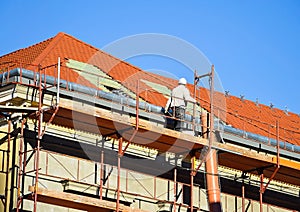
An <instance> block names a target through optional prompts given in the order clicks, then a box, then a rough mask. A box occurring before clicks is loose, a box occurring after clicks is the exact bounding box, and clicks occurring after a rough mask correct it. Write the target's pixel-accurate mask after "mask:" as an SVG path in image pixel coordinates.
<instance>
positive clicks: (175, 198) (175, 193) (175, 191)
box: [173, 167, 177, 212]
mask: <svg viewBox="0 0 300 212" xmlns="http://www.w3.org/2000/svg"><path fill="white" fill-rule="evenodd" d="M176 184H177V169H176V167H175V168H174V203H173V205H174V206H173V208H174V212H176V202H177V188H176Z"/></svg>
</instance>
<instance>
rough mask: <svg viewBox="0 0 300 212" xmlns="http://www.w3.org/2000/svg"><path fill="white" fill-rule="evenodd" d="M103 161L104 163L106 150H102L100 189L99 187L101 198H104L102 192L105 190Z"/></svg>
mask: <svg viewBox="0 0 300 212" xmlns="http://www.w3.org/2000/svg"><path fill="white" fill-rule="evenodd" d="M103 163H104V151H103V150H101V159H100V164H101V165H100V189H99V195H100V200H102V192H103V178H104V176H103V171H104V170H103V167H104V166H103Z"/></svg>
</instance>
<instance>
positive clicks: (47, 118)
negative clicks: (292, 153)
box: [1, 59, 300, 212]
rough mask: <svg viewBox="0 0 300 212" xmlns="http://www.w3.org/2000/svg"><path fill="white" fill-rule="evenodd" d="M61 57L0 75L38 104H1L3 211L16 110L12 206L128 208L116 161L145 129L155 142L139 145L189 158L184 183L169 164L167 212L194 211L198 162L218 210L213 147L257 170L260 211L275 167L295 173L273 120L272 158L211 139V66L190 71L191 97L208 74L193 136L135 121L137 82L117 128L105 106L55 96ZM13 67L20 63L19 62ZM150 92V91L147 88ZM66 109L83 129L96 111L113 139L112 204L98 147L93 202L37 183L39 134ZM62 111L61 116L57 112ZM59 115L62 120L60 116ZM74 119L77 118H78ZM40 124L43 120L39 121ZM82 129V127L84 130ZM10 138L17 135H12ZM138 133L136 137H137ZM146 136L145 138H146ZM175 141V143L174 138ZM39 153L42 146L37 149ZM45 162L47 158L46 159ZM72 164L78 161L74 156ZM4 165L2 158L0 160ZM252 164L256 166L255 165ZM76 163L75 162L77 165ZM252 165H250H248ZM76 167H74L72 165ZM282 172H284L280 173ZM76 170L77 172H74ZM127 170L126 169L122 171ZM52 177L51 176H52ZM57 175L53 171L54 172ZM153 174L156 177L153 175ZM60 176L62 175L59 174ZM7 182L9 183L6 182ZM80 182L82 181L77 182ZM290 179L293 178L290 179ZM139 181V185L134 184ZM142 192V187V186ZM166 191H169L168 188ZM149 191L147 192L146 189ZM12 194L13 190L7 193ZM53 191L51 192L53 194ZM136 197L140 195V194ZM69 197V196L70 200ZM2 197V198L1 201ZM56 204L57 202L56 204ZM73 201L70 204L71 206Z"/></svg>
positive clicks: (68, 123) (67, 118)
mask: <svg viewBox="0 0 300 212" xmlns="http://www.w3.org/2000/svg"><path fill="white" fill-rule="evenodd" d="M61 65H62V64H61V61H60V59H58V63H57V64H55V65H53V66H48V67H44V68H43V67H41V66H40V65H36V66H31V67H34V69H35V70H34V78H33V81H32V82H31V81H30V82H26V81H23V80H22V68H20V75H19V81H10V76H9V73H10V72H9V71H10V70H9V69H8V70H7V75H6V78H7V80H6V84H20V85H25V86H29V87H32V88H33V90H35V91H36V92H37V93H36V94H35V96H36V97H37V98H36V99H35V100H38V104H37V105H35V107H23V106H22V107H19V106H16V107H14V106H9V105H8V106H6V107H3V108H1V112H2V114H3V115H5V116H6V119H7V126H8V129H7V143H8V148H7V150H6V151H2V152H1V154H3V155H5V153H6V160H7V163H6V165H7V166H6V168H4V165H2V170H1V171H2V172H4V173H6V185H5V195H4V197H5V199H4V198H2V201H3V203H4V205H5V207H4V211H5V212H6V211H7V210H8V208H9V207H10V206H9V205H8V202H9V200H8V199H7V198H8V196H9V195H8V192H9V188H8V182H9V179H8V177H9V174H8V172H9V166H10V162H9V160H10V157H11V155H10V154H11V151H10V145H11V139H12V138H11V137H12V135H13V133H12V121H11V120H12V114H13V113H15V112H17V113H22V116H21V118H20V120H21V127H20V129H19V132H17V134H20V147H19V154H18V155H19V168H18V174H17V207H16V208H17V211H21V208H22V207H23V201H24V199H31V200H32V201H33V211H34V212H36V211H37V202H38V201H44V202H46V203H52V204H53V203H55V200H54V199H56V201H58V202H60V204H61V205H64V206H68V207H75V208H78V209H86V210H88V211H92V210H94V209H95V208H102V209H103V210H105V209H107V210H115V211H117V212H118V211H129V210H130V208H128V207H126V206H124V204H122V203H121V194H122V193H127V194H128V195H135V194H132V193H130V191H128V190H127V189H125V192H124V191H122V189H121V187H122V183H121V179H120V176H121V171H122V167H121V162H122V157H123V156H124V154H126V151H127V149H128V147H129V146H130V145H131V144H139V145H141V142H140V140H142V139H146V138H142V136H141V135H140V134H139V132H144V131H150V132H151V133H152V135H153V137H158V136H157V135H161V137H160V138H158V139H157V140H156V141H154V142H151V143H147V142H146V143H145V146H147V147H149V148H154V149H159V150H160V151H162V152H163V153H165V152H167V151H170V150H171V152H173V153H175V154H180V153H181V154H182V151H187V150H189V152H185V153H186V154H187V155H188V156H189V158H188V160H190V161H189V162H190V164H191V167H189V168H188V169H187V170H188V171H189V172H190V181H189V183H188V184H183V183H180V182H178V171H179V170H178V167H175V168H174V169H173V170H172V172H173V179H172V180H170V182H169V183H172V184H173V187H172V189H171V190H172V192H173V198H171V199H170V200H168V201H165V202H163V203H161V204H169V205H171V206H172V211H174V212H175V211H178V210H179V208H186V209H189V210H190V211H194V210H198V209H199V208H197V207H195V206H194V197H193V196H194V193H195V192H194V188H193V187H194V178H195V177H196V176H197V174H198V173H199V170H200V168H201V167H202V165H203V163H205V164H206V172H205V173H206V181H207V195H208V203H209V206H208V207H209V209H210V211H222V206H221V197H220V193H221V192H220V186H219V177H218V169H217V167H218V161H217V151H218V150H221V151H223V152H225V153H222V154H227V155H235V157H238V158H239V159H242V158H244V159H243V160H244V161H248V162H247V164H248V167H251V169H243V174H244V176H245V175H247V173H253V172H256V171H257V172H258V173H259V175H260V190H259V196H260V211H263V194H264V192H265V191H266V189H267V188H268V186H269V184H270V182H271V181H272V180H273V179H274V178H275V176H276V174H277V173H278V171H279V168H281V167H284V171H285V173H287V172H289V171H291V170H292V171H293V172H294V173H298V172H299V170H300V165H299V163H298V162H293V161H289V160H285V159H280V147H279V123H277V125H276V126H277V128H276V129H277V147H276V148H277V155H276V156H275V157H272V156H262V155H260V154H259V153H247V152H245V151H244V149H242V148H239V147H234V146H227V145H226V144H223V143H218V142H216V140H217V138H216V131H215V130H214V125H215V124H214V120H215V114H214V101H213V100H214V66H212V69H211V72H210V73H208V74H205V75H202V76H197V74H196V72H195V78H194V79H195V80H194V96H195V97H196V87H197V86H198V85H197V84H198V82H199V79H200V78H202V77H209V79H210V89H209V90H210V102H209V103H210V110H209V124H208V123H207V121H206V120H205V118H203V117H206V114H204V115H203V116H202V118H203V120H202V126H201V127H202V132H208V136H207V134H206V135H203V137H197V136H193V135H184V134H182V133H180V132H174V131H173V130H169V129H163V131H162V129H160V128H157V129H156V128H153V127H151V126H150V125H149V124H148V122H147V121H145V120H140V112H139V111H140V108H139V105H140V96H139V95H138V94H139V93H140V87H139V83H137V84H136V91H135V93H136V99H135V106H136V107H135V110H134V117H131V119H129V120H128V119H126V121H124V120H123V119H122V118H120V119H119V120H117V122H118V124H120V125H122V129H125V130H124V131H122V132H118V130H116V129H115V126H114V123H112V122H113V121H116V120H112V115H111V114H110V111H108V112H107V111H106V112H105V111H103V110H100V109H97V108H96V109H95V110H93V111H92V112H93V114H91V113H90V112H91V111H90V108H91V107H88V106H82V105H81V104H82V103H73V104H70V100H68V99H60V88H61V86H60V68H61ZM19 67H22V66H21V65H20V66H19ZM49 68H54V69H55V70H56V71H54V72H55V73H56V74H57V76H56V77H55V84H54V85H52V86H50V87H51V88H53V87H55V88H56V98H53V99H52V100H50V102H51V105H50V106H47V107H45V106H44V102H43V98H44V95H45V93H47V92H48V89H49V88H50V87H49V85H48V83H47V78H46V75H47V71H46V70H47V69H49ZM66 83H67V86H66V88H65V89H66V90H68V89H69V86H68V81H67V82H66ZM149 92H150V91H149ZM195 110H196V107H195V105H194V106H193V112H192V113H193V116H194V117H195V116H196V115H195V114H196V112H195ZM70 111H71V112H72V113H78V114H80V119H82V120H83V121H86V122H85V123H83V122H81V123H79V124H78V125H77V126H78V127H79V129H81V130H83V129H87V126H88V124H87V123H88V122H87V120H89V119H90V118H91V117H94V116H96V123H97V124H98V123H100V122H102V123H104V124H105V125H106V126H105V128H106V129H101V134H102V135H103V139H105V138H107V137H111V138H114V139H115V140H116V141H117V143H118V144H117V147H118V151H117V166H116V169H117V186H116V202H115V204H111V203H108V202H107V200H104V199H103V191H104V190H106V191H108V190H113V189H109V188H107V187H104V181H105V179H104V178H105V177H104V175H105V174H104V170H105V168H104V166H105V164H104V150H103V148H102V149H101V150H100V154H99V155H98V158H99V163H97V166H98V167H99V170H100V171H99V178H100V180H99V182H98V183H96V184H95V185H94V186H95V187H97V189H98V190H99V191H98V192H99V194H98V196H99V199H98V200H97V201H96V200H95V202H94V206H92V205H89V204H88V203H87V202H88V201H90V199H87V200H86V201H85V203H82V204H81V205H80V204H79V205H76V204H75V202H76V200H75V199H76V197H74V196H72V195H70V199H69V200H67V199H66V198H65V200H62V198H61V199H59V194H58V193H56V194H55V193H49V192H48V193H47V191H44V190H43V189H40V188H39V179H40V175H41V173H40V153H41V142H42V140H43V136H44V135H45V134H46V132H47V127H48V126H49V125H51V124H52V123H54V124H56V123H60V124H61V125H63V126H65V127H69V128H72V127H73V128H74V121H75V122H76V121H79V120H71V119H72V118H73V117H72V114H71V116H70V115H68V114H70ZM62 114H63V115H62ZM28 119H32V120H34V123H35V126H36V128H37V134H36V135H35V134H34V135H35V139H34V140H35V143H34V144H35V145H34V148H33V149H31V150H28V149H27V147H26V143H25V141H24V129H25V126H26V124H27V121H28ZM63 119H65V120H64V121H62V120H63ZM82 120H80V121H82ZM43 123H44V125H43ZM191 124H192V129H195V128H196V126H195V125H196V123H195V119H193V120H192V121H191ZM99 127H100V126H98V125H97V126H96V128H97V130H99ZM89 130H90V129H88V130H87V131H89ZM97 130H95V131H94V129H91V133H95V132H97ZM14 137H17V136H16V135H14ZM137 137H138V138H137ZM148 139H150V140H151V137H150V138H148ZM175 142H176V145H174V143H175ZM186 145H187V146H190V147H191V149H189V148H184V147H185V146H186ZM170 146H173V148H171V149H170ZM203 149H205V151H202V152H201V153H202V154H199V150H203ZM43 152H44V151H43ZM46 154H47V157H48V156H49V154H53V153H50V152H46ZM32 158H33V160H34V167H33V169H32V170H27V169H26V168H27V164H28V161H29V160H31V159H32ZM4 160H5V157H4V156H3V161H4ZM47 161H48V160H47ZM78 163H80V162H79V160H78ZM222 163H223V164H224V165H226V166H228V167H232V168H241V167H239V166H237V165H236V164H235V165H232V166H231V165H230V164H228V162H227V161H224V162H222ZM3 164H4V163H3ZM257 164H258V165H257ZM46 167H48V164H46ZM78 167H79V166H78ZM253 167H254V168H253ZM272 167H274V170H273V171H272V172H271V174H270V173H268V174H267V176H268V177H269V179H268V181H267V183H264V170H267V169H268V172H270V171H269V169H270V168H272ZM78 172H79V170H78ZM30 173H34V177H33V178H32V180H33V181H32V186H31V187H30V188H29V190H30V193H29V194H26V193H25V191H24V190H25V188H24V185H25V176H26V175H28V174H30ZM283 173H284V172H283ZM42 175H46V176H47V170H46V173H43V174H42ZM78 175H79V174H78ZM127 175H128V171H127ZM52 177H53V176H52ZM56 177H57V176H56ZM154 179H156V178H155V177H154ZM61 180H64V181H65V180H66V179H64V178H62V179H61ZM126 180H127V181H125V184H126V185H128V179H127V178H126ZM70 182H71V180H68V181H67V182H66V181H65V183H70ZM155 182H156V181H155V180H154V182H153V183H154V185H153V188H154V189H153V190H154V191H156V190H157V188H156V183H155ZM11 183H12V182H11ZM81 183H82V182H81ZM291 183H294V180H291ZM140 185H141V186H142V184H140ZM243 185H244V184H243ZM184 186H187V187H189V190H190V200H189V204H188V205H187V204H183V202H184V201H183V200H181V201H179V199H178V197H179V196H180V195H179V192H178V188H179V187H181V188H182V189H183V187H184ZM145 190H146V193H147V192H148V191H147V189H145ZM168 192H170V190H168ZM148 193H151V192H148ZM11 195H12V196H13V194H11ZM55 196H56V197H55ZM140 196H141V197H142V195H141V194H140ZM150 197H151V198H152V199H153V200H155V201H161V199H159V198H157V195H156V194H155V192H154V194H153V195H150ZM74 198H75V199H74ZM3 199H4V200H3ZM245 199H246V198H245V189H244V186H243V187H242V211H246V203H245ZM57 204H58V203H57ZM72 204H73V206H72Z"/></svg>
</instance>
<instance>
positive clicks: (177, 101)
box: [166, 85, 196, 108]
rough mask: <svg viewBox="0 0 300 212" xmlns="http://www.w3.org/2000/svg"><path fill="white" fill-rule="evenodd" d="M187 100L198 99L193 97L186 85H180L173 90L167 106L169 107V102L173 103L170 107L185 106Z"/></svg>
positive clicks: (193, 100)
mask: <svg viewBox="0 0 300 212" xmlns="http://www.w3.org/2000/svg"><path fill="white" fill-rule="evenodd" d="M170 101H171V103H170ZM186 101H188V102H194V103H195V102H196V100H195V99H194V98H192V97H191V95H190V91H189V90H188V89H187V88H186V87H185V86H184V85H178V86H177V87H176V88H174V89H173V90H172V93H171V98H170V99H169V101H168V102H167V105H166V108H168V106H169V104H171V105H170V107H179V106H183V107H185V106H186Z"/></svg>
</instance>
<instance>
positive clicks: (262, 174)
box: [259, 172, 264, 212]
mask: <svg viewBox="0 0 300 212" xmlns="http://www.w3.org/2000/svg"><path fill="white" fill-rule="evenodd" d="M263 183H264V173H263V172H262V173H261V174H260V189H259V206H260V207H259V208H260V212H263V189H264V184H263Z"/></svg>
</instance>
